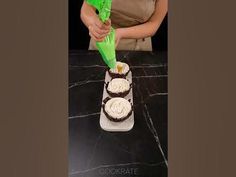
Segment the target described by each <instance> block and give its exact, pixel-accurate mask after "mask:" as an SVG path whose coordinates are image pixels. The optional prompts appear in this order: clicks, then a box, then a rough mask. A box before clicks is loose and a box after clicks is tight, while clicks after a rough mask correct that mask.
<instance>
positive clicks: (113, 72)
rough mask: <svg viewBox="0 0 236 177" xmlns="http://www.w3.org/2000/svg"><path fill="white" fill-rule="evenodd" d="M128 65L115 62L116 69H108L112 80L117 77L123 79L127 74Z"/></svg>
mask: <svg viewBox="0 0 236 177" xmlns="http://www.w3.org/2000/svg"><path fill="white" fill-rule="evenodd" d="M129 71H130V69H129V65H128V64H126V63H123V62H119V61H117V62H116V67H115V68H114V69H109V70H108V72H109V74H110V76H111V77H112V78H114V77H119V78H125V77H126V76H127V75H128V73H129Z"/></svg>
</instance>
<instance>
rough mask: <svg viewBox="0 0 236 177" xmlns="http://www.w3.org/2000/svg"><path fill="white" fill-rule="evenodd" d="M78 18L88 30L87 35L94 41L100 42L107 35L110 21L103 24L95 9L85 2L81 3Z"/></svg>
mask: <svg viewBox="0 0 236 177" xmlns="http://www.w3.org/2000/svg"><path fill="white" fill-rule="evenodd" d="M80 16H81V20H82V21H83V23H84V24H85V25H86V26H87V28H88V30H89V35H90V36H91V38H92V39H94V40H95V41H99V42H101V41H103V40H104V38H105V37H106V36H107V35H108V34H109V32H110V29H111V20H110V19H109V20H107V21H106V22H105V23H103V22H102V21H101V20H100V19H99V17H98V15H97V14H96V9H95V8H94V7H92V6H91V5H89V4H88V3H87V2H86V1H84V2H83V5H82V8H81V12H80Z"/></svg>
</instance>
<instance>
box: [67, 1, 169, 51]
mask: <svg viewBox="0 0 236 177" xmlns="http://www.w3.org/2000/svg"><path fill="white" fill-rule="evenodd" d="M82 3H83V1H82V0H69V49H70V50H76V49H88V45H89V39H90V37H89V35H88V30H87V28H86V27H85V25H84V24H83V23H82V21H81V20H80V8H81V5H82ZM152 44H153V50H159V51H164V50H165V51H167V16H166V17H165V19H164V20H163V22H162V24H161V26H160V28H159V30H158V31H157V33H156V34H155V36H153V37H152Z"/></svg>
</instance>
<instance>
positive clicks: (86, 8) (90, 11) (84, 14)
mask: <svg viewBox="0 0 236 177" xmlns="http://www.w3.org/2000/svg"><path fill="white" fill-rule="evenodd" d="M96 15H97V14H96V9H95V8H94V7H92V6H90V5H89V4H88V3H86V2H85V1H84V2H83V5H82V7H81V10H80V18H81V20H82V22H83V23H84V24H85V25H86V26H87V27H89V26H90V25H91V23H93V22H92V21H91V19H92V17H95V16H96Z"/></svg>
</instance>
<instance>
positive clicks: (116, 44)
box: [115, 39, 120, 48]
mask: <svg viewBox="0 0 236 177" xmlns="http://www.w3.org/2000/svg"><path fill="white" fill-rule="evenodd" d="M115 42H116V43H115V48H117V46H118V44H119V42H120V39H116V41H115Z"/></svg>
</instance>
